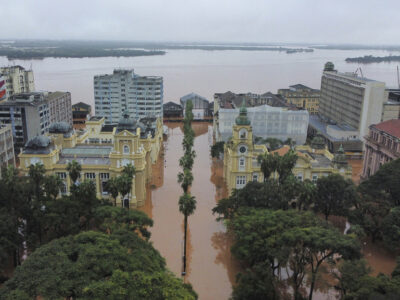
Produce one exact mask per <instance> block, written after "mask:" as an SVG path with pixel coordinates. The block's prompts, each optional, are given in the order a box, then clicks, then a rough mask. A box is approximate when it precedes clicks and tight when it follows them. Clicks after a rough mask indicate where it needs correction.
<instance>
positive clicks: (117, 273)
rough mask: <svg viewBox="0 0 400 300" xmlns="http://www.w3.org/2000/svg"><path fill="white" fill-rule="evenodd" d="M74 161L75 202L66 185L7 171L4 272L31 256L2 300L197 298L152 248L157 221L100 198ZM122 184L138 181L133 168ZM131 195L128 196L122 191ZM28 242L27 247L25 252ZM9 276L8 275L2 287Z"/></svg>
mask: <svg viewBox="0 0 400 300" xmlns="http://www.w3.org/2000/svg"><path fill="white" fill-rule="evenodd" d="M80 169H81V166H80V165H79V164H78V163H76V162H74V163H71V164H70V165H69V172H70V173H71V174H73V175H72V176H74V177H73V178H72V185H71V188H70V195H63V196H61V195H60V188H61V187H62V184H63V183H62V182H61V181H60V179H59V178H58V177H55V176H53V175H50V176H46V175H45V169H44V167H43V166H42V165H39V164H37V165H32V166H31V167H30V168H29V174H28V176H26V177H25V176H19V174H18V172H17V171H16V170H15V169H13V168H9V169H5V170H3V173H2V179H0V190H1V191H2V192H1V193H0V269H1V270H3V269H4V267H5V266H6V265H7V263H8V262H9V261H10V258H13V259H14V264H15V265H19V264H20V261H19V260H20V257H21V253H20V250H23V251H27V253H31V254H30V255H29V256H28V258H27V259H26V260H25V261H24V263H23V264H22V265H21V266H19V267H17V269H16V271H15V273H14V276H13V277H12V278H11V279H9V280H8V281H6V282H5V284H4V286H3V288H2V289H1V290H0V298H1V299H36V297H38V296H40V297H41V299H177V298H182V299H195V298H196V297H197V296H196V294H195V293H194V292H193V290H192V289H191V286H190V285H186V284H183V283H182V281H181V280H180V279H177V278H175V277H174V276H173V275H172V273H170V272H169V271H168V270H167V269H166V268H165V262H164V260H163V259H162V258H161V256H160V255H159V253H158V252H157V251H156V250H155V249H154V248H153V247H152V245H151V244H150V243H149V242H148V239H149V238H150V232H149V231H148V228H149V227H150V226H152V225H153V221H152V220H151V219H150V218H149V217H148V216H147V215H146V214H145V213H143V212H140V211H137V210H127V209H122V208H119V207H115V206H112V205H111V203H110V202H109V201H107V200H99V199H97V197H96V187H95V184H94V182H93V181H90V180H84V181H82V182H78V178H79V170H80ZM122 173H123V174H122V175H121V176H120V177H124V178H125V177H126V178H127V181H128V180H129V182H130V185H129V190H130V187H131V184H132V178H133V176H134V174H135V169H134V168H133V166H129V165H128V166H126V167H125V168H124V170H123V172H122ZM122 194H123V192H122ZM24 242H26V247H24V246H23V245H24ZM4 275H5V274H0V277H1V278H2V281H4V280H6V279H7V278H5V276H4Z"/></svg>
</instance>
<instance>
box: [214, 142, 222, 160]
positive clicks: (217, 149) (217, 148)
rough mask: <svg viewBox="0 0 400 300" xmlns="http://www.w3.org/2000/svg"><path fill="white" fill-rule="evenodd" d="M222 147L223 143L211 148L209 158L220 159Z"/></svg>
mask: <svg viewBox="0 0 400 300" xmlns="http://www.w3.org/2000/svg"><path fill="white" fill-rule="evenodd" d="M224 145H225V142H224V141H221V142H216V143H215V144H214V145H212V146H211V157H213V158H220V157H221V155H223V154H224Z"/></svg>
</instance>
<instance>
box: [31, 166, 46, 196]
mask: <svg viewBox="0 0 400 300" xmlns="http://www.w3.org/2000/svg"><path fill="white" fill-rule="evenodd" d="M45 172H46V169H45V168H44V166H43V164H41V163H37V164H35V165H30V166H29V172H28V174H29V177H30V178H31V179H32V181H33V184H34V188H35V196H36V200H37V201H39V198H40V195H41V192H42V188H41V185H42V183H43V180H44V174H45Z"/></svg>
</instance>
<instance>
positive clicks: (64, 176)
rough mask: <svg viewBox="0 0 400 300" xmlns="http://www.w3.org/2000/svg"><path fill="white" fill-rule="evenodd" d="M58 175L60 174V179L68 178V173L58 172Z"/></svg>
mask: <svg viewBox="0 0 400 300" xmlns="http://www.w3.org/2000/svg"><path fill="white" fill-rule="evenodd" d="M56 175H57V176H58V178H60V179H66V178H67V173H63V172H62V173H58V172H57V173H56Z"/></svg>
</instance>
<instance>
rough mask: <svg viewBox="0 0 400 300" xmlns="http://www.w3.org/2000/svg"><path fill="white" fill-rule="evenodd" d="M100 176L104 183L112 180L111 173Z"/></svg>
mask: <svg viewBox="0 0 400 300" xmlns="http://www.w3.org/2000/svg"><path fill="white" fill-rule="evenodd" d="M99 175H100V179H101V180H102V181H104V180H109V179H110V173H100V174H99Z"/></svg>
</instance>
